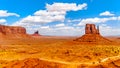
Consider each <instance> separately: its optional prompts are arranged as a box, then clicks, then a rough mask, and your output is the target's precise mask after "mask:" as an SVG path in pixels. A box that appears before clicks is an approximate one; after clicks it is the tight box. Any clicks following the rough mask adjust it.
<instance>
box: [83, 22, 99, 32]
mask: <svg viewBox="0 0 120 68" xmlns="http://www.w3.org/2000/svg"><path fill="white" fill-rule="evenodd" d="M85 34H99V29H96V27H95V24H86V27H85Z"/></svg>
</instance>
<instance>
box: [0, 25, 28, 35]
mask: <svg viewBox="0 0 120 68" xmlns="http://www.w3.org/2000/svg"><path fill="white" fill-rule="evenodd" d="M0 33H1V34H3V35H8V34H26V29H25V28H23V27H18V26H4V25H0Z"/></svg>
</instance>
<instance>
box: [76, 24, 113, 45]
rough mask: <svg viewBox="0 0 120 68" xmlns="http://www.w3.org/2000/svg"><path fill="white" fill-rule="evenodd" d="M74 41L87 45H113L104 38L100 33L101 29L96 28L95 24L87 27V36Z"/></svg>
mask: <svg viewBox="0 0 120 68" xmlns="http://www.w3.org/2000/svg"><path fill="white" fill-rule="evenodd" d="M74 41H78V42H81V43H85V44H90V43H91V44H108V43H111V41H110V40H108V39H106V38H104V37H103V36H101V35H100V33H99V27H97V28H96V26H95V24H86V26H85V34H84V35H83V36H82V37H79V38H77V39H75V40H74Z"/></svg>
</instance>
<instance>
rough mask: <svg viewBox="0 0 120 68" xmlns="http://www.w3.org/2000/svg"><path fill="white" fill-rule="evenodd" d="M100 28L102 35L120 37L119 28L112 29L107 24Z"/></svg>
mask: <svg viewBox="0 0 120 68" xmlns="http://www.w3.org/2000/svg"><path fill="white" fill-rule="evenodd" d="M99 27H100V33H101V34H102V35H104V36H115V35H120V29H119V28H112V27H110V26H108V25H107V24H101V25H100V26H99Z"/></svg>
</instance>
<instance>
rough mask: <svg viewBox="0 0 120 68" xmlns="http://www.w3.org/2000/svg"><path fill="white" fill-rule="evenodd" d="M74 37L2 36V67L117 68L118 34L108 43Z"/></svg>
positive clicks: (0, 46)
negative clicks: (81, 40) (81, 41)
mask: <svg viewBox="0 0 120 68" xmlns="http://www.w3.org/2000/svg"><path fill="white" fill-rule="evenodd" d="M75 38H76V37H50V36H46V37H45V36H41V37H36V38H24V39H23V38H19V39H16V38H15V39H1V40H0V67H1V68H120V45H119V42H120V38H119V37H107V38H108V39H110V40H112V41H115V42H114V44H109V45H92V44H90V45H86V44H85V45H84V44H80V43H78V42H74V41H72V40H74V39H75Z"/></svg>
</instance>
